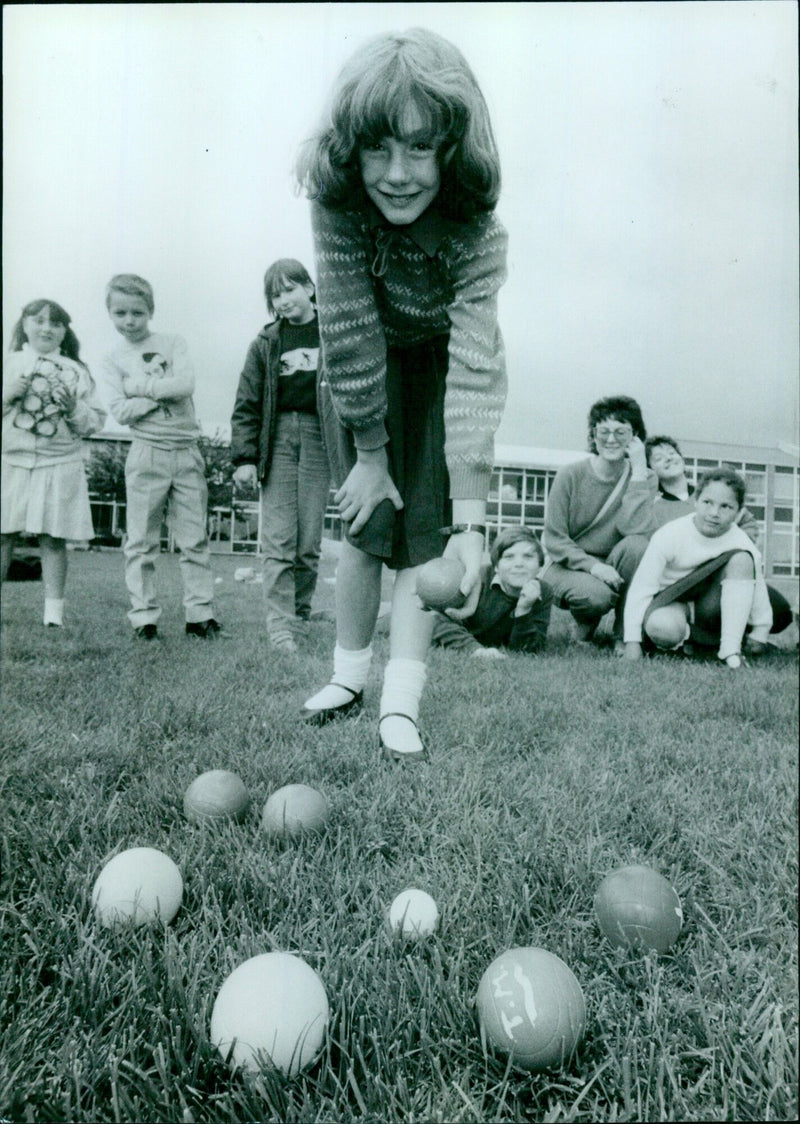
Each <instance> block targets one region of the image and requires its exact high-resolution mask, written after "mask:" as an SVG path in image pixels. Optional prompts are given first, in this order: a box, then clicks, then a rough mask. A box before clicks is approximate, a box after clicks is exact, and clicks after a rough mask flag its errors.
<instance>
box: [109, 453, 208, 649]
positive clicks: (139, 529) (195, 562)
mask: <svg viewBox="0 0 800 1124" xmlns="http://www.w3.org/2000/svg"><path fill="white" fill-rule="evenodd" d="M125 492H126V496H127V510H126V537H125V547H124V549H125V583H126V585H127V587H128V593H129V594H130V598H131V606H132V607H131V610H130V612H129V613H128V620H129V621H130V622H131V624H132V625H133V627H134V628H140V627H141V626H142V625H145V624H155V623H156V621H157V620H158V618H159V617H160V616H161V608H160V606H159V604H158V601H157V599H156V585H155V562H156V558H157V557H158V555H159V552H160V550H161V525H162V523H163V521H164V511H165V508H166V511H167V518H168V522H169V525H170V528H171V530H172V533H173V534H174V536H175V542H176V543H177V545H178V548H179V550H180V553H181V562H180V570H181V578H182V580H183V605H184V613H185V616H186V621H187V623H195V622H198V621H206V620H209V619H210V618H211V617H213V616H214V606H213V601H214V574H213V571H212V569H211V558H210V555H209V550H208V533H207V529H206V505H207V501H208V488H207V486H206V478H205V465H204V462H203V457H202V454H201V452H200V450H199V449H198V447H197V445H187V446H184V447H182V448H177V449H156V448H155V447H154V446H152V445H148V444H146V443H145V442H144V441H136V440H134V441H133V442H132V444H131V448H130V452H129V453H128V458H127V460H126V462H125Z"/></svg>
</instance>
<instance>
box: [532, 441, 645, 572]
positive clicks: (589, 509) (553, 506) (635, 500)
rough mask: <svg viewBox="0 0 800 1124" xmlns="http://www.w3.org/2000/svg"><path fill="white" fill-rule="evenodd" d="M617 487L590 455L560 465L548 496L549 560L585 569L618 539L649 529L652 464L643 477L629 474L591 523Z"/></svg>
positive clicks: (546, 531) (546, 535)
mask: <svg viewBox="0 0 800 1124" xmlns="http://www.w3.org/2000/svg"><path fill="white" fill-rule="evenodd" d="M615 487H616V481H614V480H600V478H599V477H598V476H597V475H596V473H595V472H594V470H593V468H592V461H591V458H590V457H587V458H586V460H582V461H574V462H573V463H572V464H565V465H564V466H563V468H560V469H559V470H558V472H557V473H556V477H555V480H554V481H553V483H552V486H551V488H550V494H549V495H548V497H547V511H546V514H545V522H544V536H543V541H544V547H545V550H546V551H547V554H548V557H549V558H551V559H552V561H553V562H560V563H561V564H562V565H563V566H566V567H567V568H568V569H570V570H584V571H586V572H587V573H588V572H589V571H590V570H591V568H592V566H594V564H595V562H598V561H603V560H604V559H605V558H606V557H607V555H608V554H609V553H610V552H611V550H612V549H613V548H614V547H615V546H616V545H617V543H618V542H619V541H620V539H623V538H625V537H626V536H627V535H649V534H650V533H651V531H652V530H653V527H654V521H653V500H654V498H655V494H656V489H657V480H656V475H655V473H654V472H651V471H650V469H648V470H647V478H646V479H645V480H631V479H629V480H628V483H627V484H626V486H625V488H624V489H623V490H622V492H621V493H620V494H619V495H618V496H617V497H616V499H615V500H614V502H613V503H612V504H611V505H610V506H609V508H608V510H607V511H606V512H604V513H603V516H602V518H601V519H600V520H599V521H598V522H597V523H596V524H595V525H594V526H591V523H592V520H593V519H594V518H595V516H596V515H597V513H598V512H599V511H600V510H601V509H602V507H603V504H604V503H605V502H606V500H607V499H608V497H609V496H610V495H611V493H612V492H613V491H614V488H615ZM587 527H589V528H590V529H589V530H588V531H587V530H586V528H587Z"/></svg>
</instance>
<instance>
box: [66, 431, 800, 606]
mask: <svg viewBox="0 0 800 1124" xmlns="http://www.w3.org/2000/svg"><path fill="white" fill-rule="evenodd" d="M97 441H112V442H118V443H124V444H127V443H128V442H129V441H130V437H129V435H128V434H127V433H126V434H120V433H102V434H95V435H94V436H93V437H91V438H89V439H88V443H89V444H90V445H91V443H92V442H97ZM678 443H679V444H680V446H681V450H682V452H683V455H684V459H685V461H686V465H687V470H688V473H689V476H690V479H692V480H693V481H694V480H696V479H697V477H698V476H699V475H700V474H701V473H702V472H703V471H704V469H706V468H711V467H714V466H716V465H719V464H728V465H731V466H732V467H733V468H735V469H736V470H737V471H738V472H741V473H742V475H743V476H744V478H745V480H746V482H747V497H746V500H745V502H746V504H747V507H748V508H749V509H750V511H751V512H752V513H753V515H755V517H756V518H757V519H758V521H759V522H760V524H761V535H760V541H759V544H758V545H759V548H760V550H761V553H762V555H763V558H764V569H765V573H766V576H767V578H768V579H769V581H770V583H771V584H773V585H775V586H776V587H778V588H779V589H780V590H781V592H783V593H784V594H785V595H786V596H787V597H788V598H789V601H790V603H791V605H792V607H793V608H795V609H796V608H797V606H798V581H799V580H800V464H799V463H798V453H800V450H797V449H795V448H788V447H787V448H783V449H782V448H774V449H765V448H760V447H757V446H745V445H723V444H716V443H713V442H697V441H682V440H681V439H680V438H678ZM586 455H587V453H586V452H585V451H581V450H566V449H540V448H533V447H529V446H518V445H497V446H496V448H495V458H496V465H495V470H494V475H493V478H492V484H491V490H490V492H489V503H488V508H487V524H488V528H489V530H488V538H489V542H488V543H487V545H491V542H492V541H493V539H494V536H495V535H496V534H497V532H498V531H499V530H501V529H502V528H503V527H508V526H510V525H512V524H518V523H521V524H524V525H526V526H530V527H533V528H535V529H537V530H541V528H542V527H543V526H544V513H545V508H546V505H547V497H548V493H549V490H550V485H551V483H552V481H553V478H554V477H555V474H556V472H557V470H558V469H559V468H560V467H561V466H562V465H564V464H568V463H569V462H571V461H575V460H580V459H581V458H582V457H585V456H586ZM332 494H333V489H332V490H331V497H332ZM124 506H125V505H124V504H121V503H115V502H113V501H108V500H105V499H103V498H102V497H100V496H97V497H92V514H93V517H94V523H95V531H96V533H97V536H98V539H99V541H100V542H107V543H114V542H116V543H119V542H121V539H122V534H123V532H124V527H125V511H124ZM208 514H209V534H210V536H211V540H212V549H214V550H215V551H220V552H226V553H245V554H255V553H257V552H258V543H259V539H260V527H259V505H258V503H257V502H254V501H252V500H251V501H238V500H237V499H236V497H235V496H234V499H233V503H232V505H231V506H230V507H215V508H212V509H211V510H210V511H209V513H208ZM325 534H326V535H327V536H328V537H329V538H333V539H339V538H341V524H340V520H339V515H338V513H337V511H336V509H335V507H334V506H333V503H332V502H331V504H330V505H329V506H328V510H327V512H326V514H325ZM163 543H164V546H165V548H166V549H170V548H171V547H172V546H173V544H172V541H171V536H170V534H169V531H168V529H167V528H166V526H165V528H164V533H163Z"/></svg>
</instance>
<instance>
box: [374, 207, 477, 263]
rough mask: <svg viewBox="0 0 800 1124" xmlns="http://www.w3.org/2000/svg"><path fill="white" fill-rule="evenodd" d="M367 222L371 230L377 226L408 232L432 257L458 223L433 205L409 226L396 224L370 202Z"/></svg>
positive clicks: (398, 232) (388, 229) (403, 232)
mask: <svg viewBox="0 0 800 1124" xmlns="http://www.w3.org/2000/svg"><path fill="white" fill-rule="evenodd" d="M367 222H368V224H369V228H370V230H373V229H375V228H376V227H377V228H379V229H382V230H387V231H393V232H395V233H397V234H406V235H407V236H408V237H409V238H410V239H411V240H412V241H413V242H415V243H416V244H417V246H419V248H420V249H421V250H422V251H423V252H424V253H426V254H427V255H428V257H429V258H432V257H433V256H434V255H435V253H436V251H437V250H438V249H439V247H440V246H441V244H442V242H443V241H444V240H445V238H446V237H447V235H448V234H450V232H451V231H452V229H453V228H454V227H455V226H456V225H457V224H456V223H454V222H453V220H452V219H446V218H445V217H444V215H442V214H441V213H440V212H439V211H437V210H436V208H435V207H434V206H433V205H431V206H430V207H428V209H427V210H426V211H423V212H422V214H421V215H420V216H419V218H418V219H415V220H414V222H411V223H409V224H408V225H407V226H395V225H394V224H393V223H388V222H386V220H385V219H384V217H383V215H382V214H381V213H380V211H379V210H378V208H377V207H376V206H375V204H374V203H372V202H370V203H369V210H368V211H367Z"/></svg>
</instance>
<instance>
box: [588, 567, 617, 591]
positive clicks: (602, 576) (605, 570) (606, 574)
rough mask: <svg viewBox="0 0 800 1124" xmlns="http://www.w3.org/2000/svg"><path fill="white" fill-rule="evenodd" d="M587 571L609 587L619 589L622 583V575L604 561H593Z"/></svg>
mask: <svg viewBox="0 0 800 1124" xmlns="http://www.w3.org/2000/svg"><path fill="white" fill-rule="evenodd" d="M589 573H590V574H591V575H592V577H593V578H599V580H600V581H601V582H605V584H606V585H607V586H610V587H611V589H619V587H620V586H621V585H622V576H621V575H620V574H618V573H617V571H616V570H615V569H614V567H613V566H609V565H608V564H607V563H606V562H595V564H594V566H592V568H591V570H590V571H589Z"/></svg>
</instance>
